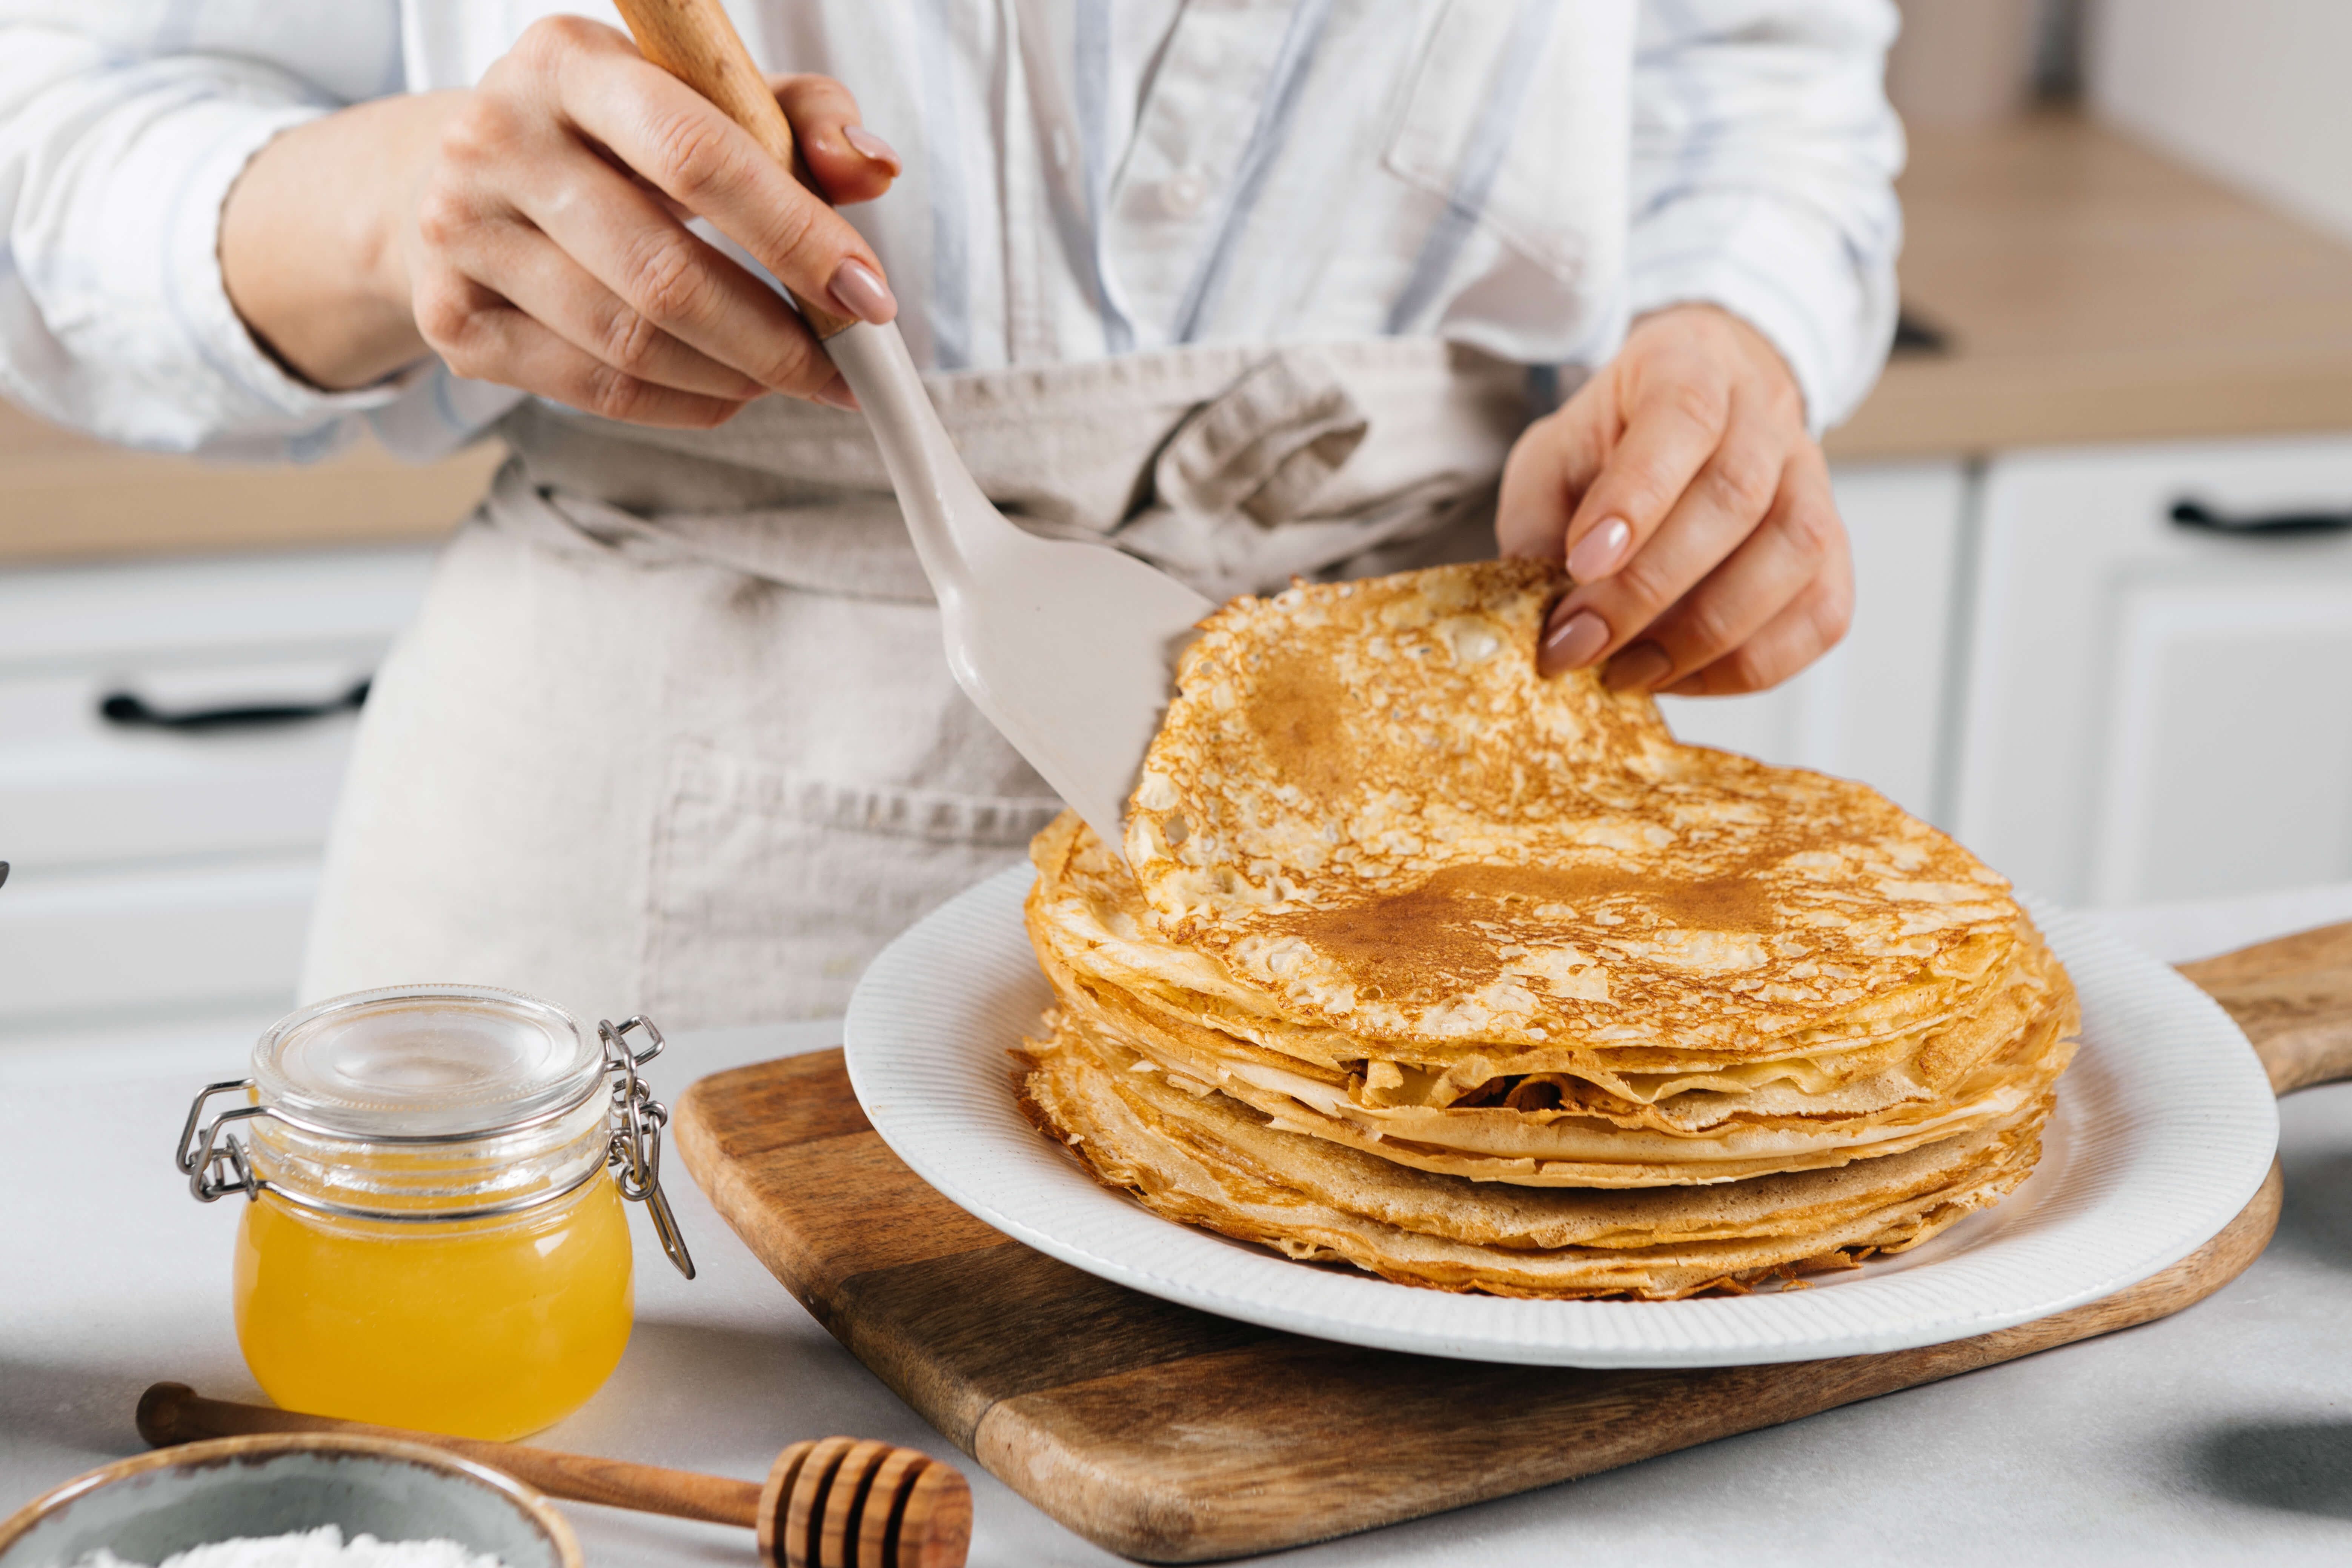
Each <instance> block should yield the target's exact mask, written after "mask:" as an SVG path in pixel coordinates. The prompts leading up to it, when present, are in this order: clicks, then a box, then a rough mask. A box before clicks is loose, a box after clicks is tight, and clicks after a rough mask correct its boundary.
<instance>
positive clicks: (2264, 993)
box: [2180, 921, 2352, 1094]
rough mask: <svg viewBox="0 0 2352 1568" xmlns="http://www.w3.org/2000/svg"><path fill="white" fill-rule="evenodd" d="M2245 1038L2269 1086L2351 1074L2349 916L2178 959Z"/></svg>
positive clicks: (2283, 1089) (2286, 1087)
mask: <svg viewBox="0 0 2352 1568" xmlns="http://www.w3.org/2000/svg"><path fill="white" fill-rule="evenodd" d="M2180 973H2183V974H2185V975H2187V976H2188V977H2189V980H2190V981H2191V982H2193V983H2194V984H2196V986H2197V988H2198V989H2199V990H2200V991H2203V992H2204V993H2205V994H2207V995H2209V996H2210V997H2212V998H2213V1000H2214V1001H2216V1002H2219V1003H2220V1004H2221V1009H2222V1011H2223V1012H2226V1013H2227V1014H2229V1015H2230V1016H2231V1017H2232V1018H2234V1019H2236V1020H2237V1024H2238V1027H2240V1028H2242V1029H2243V1030H2244V1031H2245V1032H2246V1038H2247V1039H2249V1040H2251V1041H2252V1043H2253V1047H2254V1054H2255V1055H2256V1056H2258V1057H2260V1058H2262V1060H2263V1068H2265V1069H2267V1070H2268V1071H2269V1073H2270V1077H2271V1088H2272V1089H2273V1090H2274V1091H2275V1092H2277V1093H2279V1094H2292V1093H2294V1091H2295V1090H2296V1089H2308V1088H2310V1087H2311V1086H2312V1085H2314V1084H2320V1083H2332V1082H2334V1081H2336V1079H2345V1078H2352V921H2346V922H2344V923H2343V924H2341V925H2332V926H2321V927H2319V928H2318V929H2317V930H2315V931H2297V932H2296V933H2295V934H2294V935H2293V936H2283V937H2278V938H2275V939H2274V940H2273V941H2270V942H2256V943H2255V944H2254V945H2253V946H2252V947H2242V948H2240V949H2238V950H2237V951H2236V952H2225V953H2222V954H2221V956H2219V957H2218V958H2205V959H2200V960H2199V961H2198V962H2196V963H2184V964H2182V965H2181V966H2180Z"/></svg>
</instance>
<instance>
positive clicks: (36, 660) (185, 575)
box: [0, 549, 432, 1038]
mask: <svg viewBox="0 0 2352 1568" xmlns="http://www.w3.org/2000/svg"><path fill="white" fill-rule="evenodd" d="M431 560H432V552H430V551H429V550H424V549H401V550H366V551H317V552H302V553H289V554H283V555H258V556H241V557H240V556H231V557H220V558H214V559H207V560H197V561H172V562H139V563H124V564H115V565H102V566H78V567H60V568H42V569H33V570H21V571H15V572H8V573H5V574H0V859H5V860H7V861H9V862H11V864H12V866H13V871H12V874H11V876H10V878H9V881H8V885H7V888H6V889H5V891H0V997H5V999H6V1005H5V1017H0V1038H5V1037H9V1036H20V1037H29V1036H31V1035H33V1034H36V1033H39V1032H42V1031H45V1030H49V1029H54V1028H59V1027H64V1026H68V1025H74V1026H80V1025H84V1024H88V1023H89V1022H91V1021H94V1020H101V1019H110V1018H111V1019H121V1020H130V1019H135V1018H137V1017H141V1016H163V1015H166V1014H182V1015H188V1014H194V1013H201V1012H214V1013H217V1012H220V1011H222V1010H226V1009H254V1008H257V1009H263V1010H268V1009H282V1008H283V1007H284V1006H285V1005H287V1004H288V1003H289V1002H290V1000H291V998H292V996H293V992H294V984H295V978H296V975H295V971H296V968H297V966H298V964H299V962H300V956H301V942H302V931H303V926H304V923H305V921H307V919H308V917H309V912H310V900H311V897H312V893H313V890H314V889H315V887H316V884H317V879H318V860H319V854H320V848H321V847H322V846H323V844H324V843H325V840H326V833H327V823H328V817H329V816H330V815H331V812H332V809H333V806H334V800H335V794H336V791H337V789H338V788H339V787H340V785H341V778H342V771H343V763H344V758H345V755H346V753H347V752H348V751H349V748H350V744H351V735H352V716H351V714H350V713H349V712H348V711H341V712H335V713H331V714H329V715H328V716H325V717H321V718H316V719H310V720H305V721H298V722H292V723H285V724H277V725H266V726H253V725H237V724H226V725H221V726H218V727H214V728H198V729H193V730H191V729H174V728H169V727H158V726H154V725H152V724H135V723H133V724H125V723H121V722H116V721H110V720H109V719H107V718H106V717H105V715H104V713H103V711H102V705H103V703H104V701H105V700H106V699H107V698H108V697H109V696H113V695H117V694H121V695H127V696H130V697H133V698H136V699H137V700H139V701H140V702H141V703H142V704H143V705H144V706H145V708H146V709H148V710H151V711H152V712H154V713H158V714H163V715H166V716H172V715H177V716H185V715H188V714H190V713H192V712H199V711H204V710H218V709H222V708H251V707H254V706H257V705H282V706H299V705H305V704H311V703H318V702H321V701H324V700H331V699H333V698H335V697H337V696H339V695H341V694H342V693H345V692H348V691H349V690H350V689H351V688H352V686H353V685H354V684H355V683H356V682H357V681H359V680H362V679H365V678H366V677H367V676H368V675H369V674H370V673H371V672H373V669H374V668H375V666H376V663H377V661H378V660H379V659H381V658H382V657H383V651H384V649H385V647H387V646H388V644H389V643H390V642H391V640H392V637H393V636H394V633H395V632H396V631H397V630H398V628H399V627H400V626H402V625H404V623H405V622H406V621H407V619H408V618H409V616H411V615H412V614H413V613H414V612H415V606H416V605H417V602H418V601H419V599H420V598H421V597H422V595H423V593H424V588H425V577H426V574H427V573H428V572H429V570H430V564H431Z"/></svg>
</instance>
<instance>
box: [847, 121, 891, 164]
mask: <svg viewBox="0 0 2352 1568" xmlns="http://www.w3.org/2000/svg"><path fill="white" fill-rule="evenodd" d="M841 139H842V140H843V141H844V142H848V143H849V144H850V145H851V146H852V147H855V148H856V149H857V151H858V153H859V154H860V155H861V156H863V157H866V158H868V159H871V160H872V161H873V162H875V163H879V164H881V165H882V166H883V167H884V168H886V169H887V170H889V171H890V173H891V174H894V175H895V174H898V170H899V168H900V164H899V163H898V149H897V148H895V147H893V146H891V145H890V143H888V142H885V141H883V140H882V138H880V137H879V136H877V135H875V134H874V132H871V131H868V130H866V127H864V126H863V125H845V126H843V127H842V128H841Z"/></svg>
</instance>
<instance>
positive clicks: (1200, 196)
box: [1160, 169, 1209, 217]
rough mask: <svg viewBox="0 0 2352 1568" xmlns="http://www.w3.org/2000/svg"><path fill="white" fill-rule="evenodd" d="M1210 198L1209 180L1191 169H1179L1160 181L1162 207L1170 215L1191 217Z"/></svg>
mask: <svg viewBox="0 0 2352 1568" xmlns="http://www.w3.org/2000/svg"><path fill="white" fill-rule="evenodd" d="M1208 199H1209V182H1208V181H1206V180H1204V179H1202V178H1201V176H1200V175H1198V174H1194V173H1193V172H1192V170H1190V169H1179V170H1177V171H1176V172H1175V173H1174V174H1171V175H1169V176H1168V177H1167V178H1166V179H1164V180H1162V181H1160V210H1161V211H1162V212H1164V213H1166V214H1167V215H1168V216H1170V217H1191V216H1192V215H1193V214H1194V213H1196V212H1199V211H1200V210H1201V204H1202V202H1204V201H1207V200H1208Z"/></svg>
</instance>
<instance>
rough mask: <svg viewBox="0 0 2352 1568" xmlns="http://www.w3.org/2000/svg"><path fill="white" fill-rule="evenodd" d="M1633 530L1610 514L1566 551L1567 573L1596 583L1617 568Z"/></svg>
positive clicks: (1620, 519) (1578, 578)
mask: <svg viewBox="0 0 2352 1568" xmlns="http://www.w3.org/2000/svg"><path fill="white" fill-rule="evenodd" d="M1632 539H1633V530H1632V529H1631V528H1629V527H1627V526H1626V523H1625V520H1624V519H1623V518H1622V517H1612V518H1610V519H1608V520H1607V521H1604V522H1602V523H1601V526H1600V527H1598V528H1595V529H1593V530H1592V531H1591V532H1589V533H1587V534H1586V535H1585V536H1584V537H1583V538H1581V539H1580V540H1578V541H1577V542H1576V548H1575V549H1573V550H1571V551H1570V552H1568V574H1569V575H1570V576H1571V577H1573V578H1575V579H1576V580H1577V581H1578V582H1580V583H1597V582H1599V581H1600V580H1601V578H1603V577H1606V576H1608V575H1609V574H1611V573H1612V572H1614V571H1616V570H1617V568H1618V566H1619V565H1621V564H1622V563H1623V561H1624V559H1625V546H1626V544H1627V543H1628V542H1631V541H1632Z"/></svg>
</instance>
